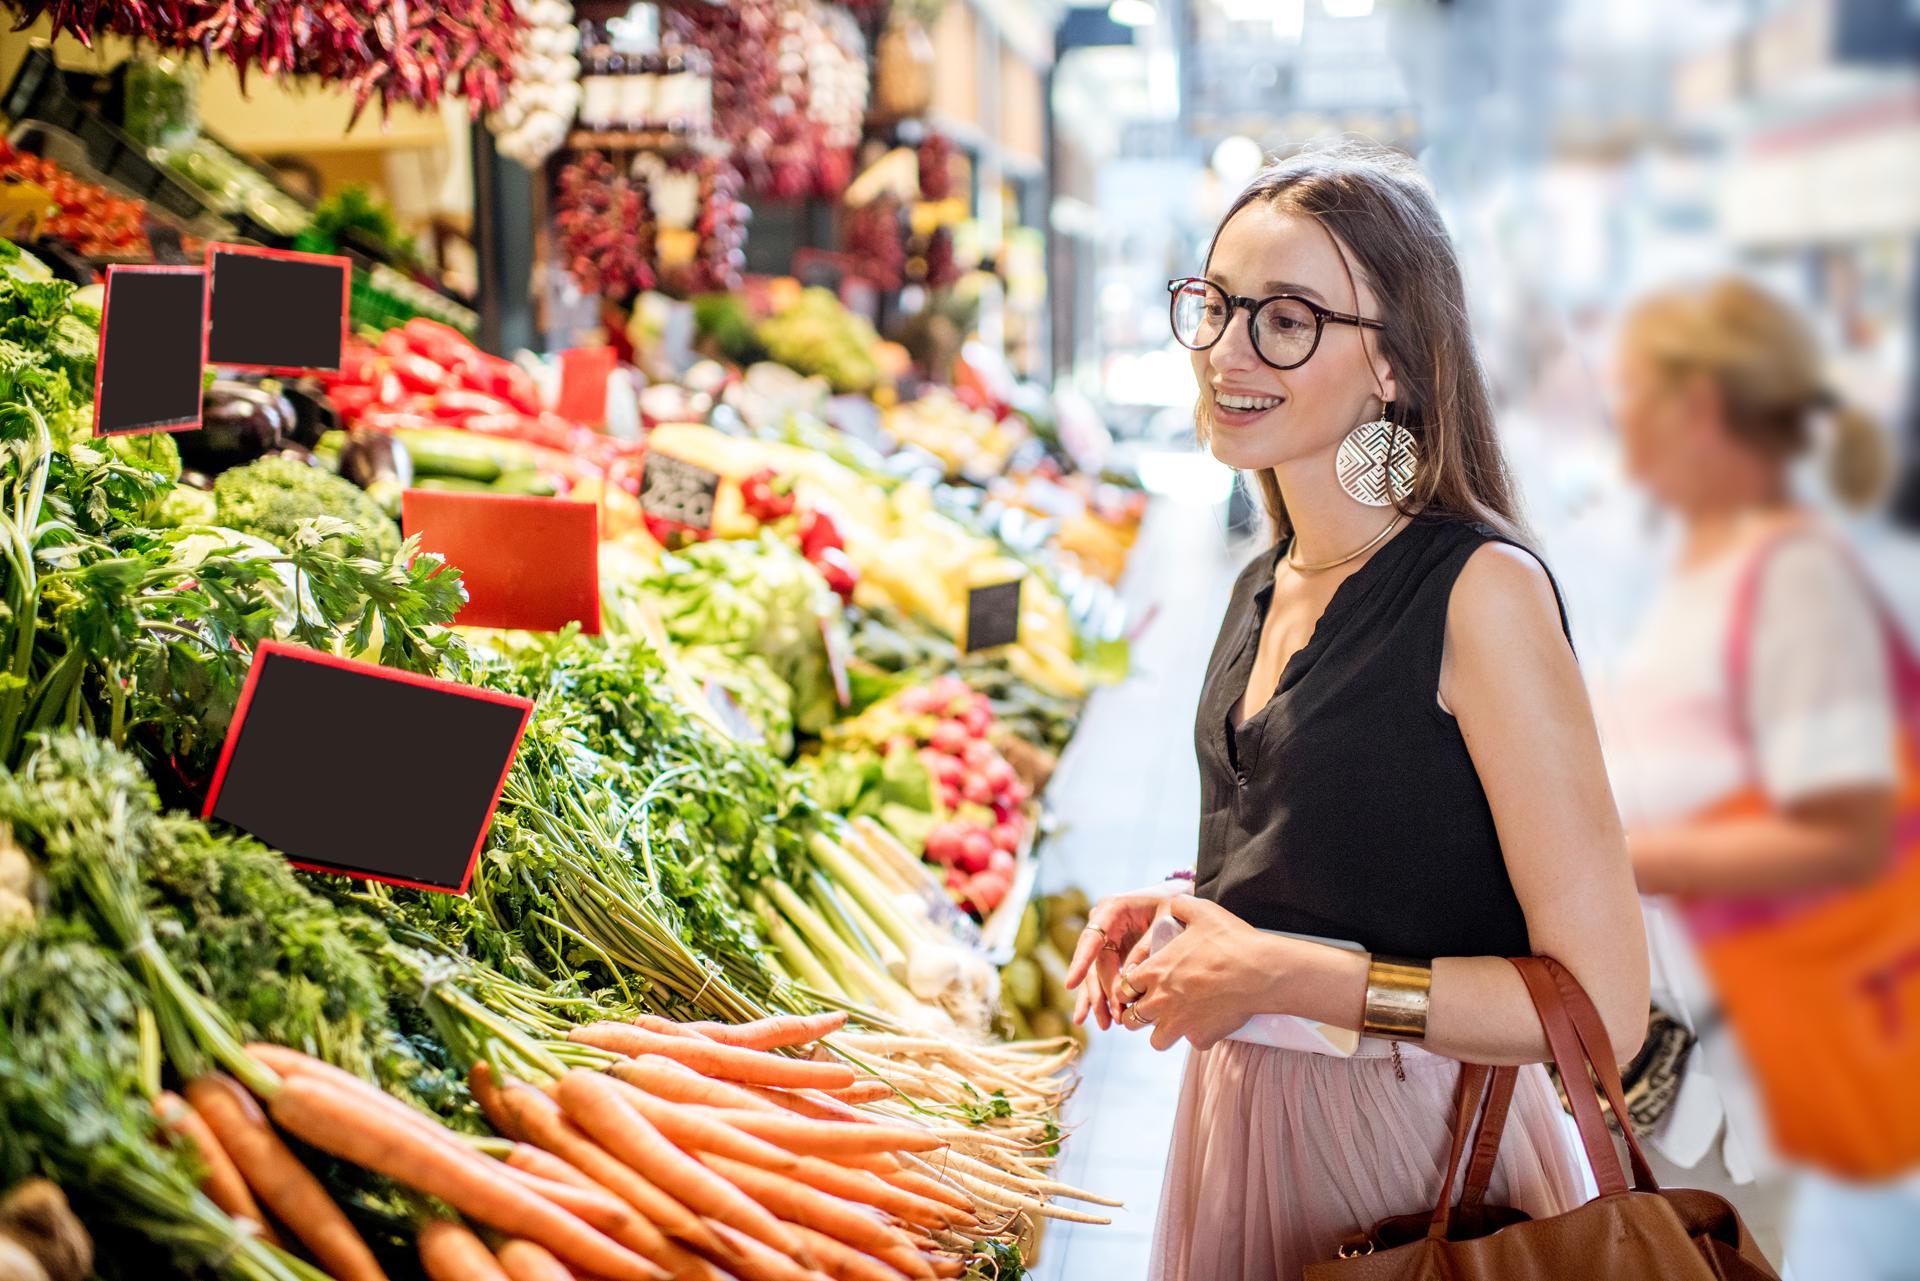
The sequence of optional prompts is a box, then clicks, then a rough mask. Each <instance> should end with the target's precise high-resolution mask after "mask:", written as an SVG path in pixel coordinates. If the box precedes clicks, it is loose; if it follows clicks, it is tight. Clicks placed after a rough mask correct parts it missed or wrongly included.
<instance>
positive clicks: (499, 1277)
mask: <svg viewBox="0 0 1920 1281" xmlns="http://www.w3.org/2000/svg"><path fill="white" fill-rule="evenodd" d="M416 1244H417V1245H418V1247H419V1250H420V1266H421V1268H422V1269H424V1270H425V1272H426V1274H427V1281H510V1278H509V1277H508V1276H507V1274H506V1273H505V1272H504V1271H502V1270H501V1267H500V1265H499V1263H498V1262H496V1261H495V1260H494V1257H493V1252H492V1251H490V1250H488V1249H487V1247H486V1244H485V1243H484V1242H482V1241H481V1240H480V1238H479V1237H477V1236H475V1235H473V1233H471V1232H469V1231H468V1230H467V1229H466V1227H465V1225H463V1224H460V1223H456V1222H455V1221H454V1220H452V1219H434V1220H432V1221H431V1222H429V1223H427V1224H426V1225H425V1226H424V1227H422V1228H421V1229H420V1238H419V1241H418V1242H417V1243H416Z"/></svg>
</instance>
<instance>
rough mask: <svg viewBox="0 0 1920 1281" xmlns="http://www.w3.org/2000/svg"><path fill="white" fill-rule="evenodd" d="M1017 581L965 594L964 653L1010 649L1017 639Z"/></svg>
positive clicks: (1018, 605) (1018, 613)
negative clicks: (999, 648) (1007, 646)
mask: <svg viewBox="0 0 1920 1281" xmlns="http://www.w3.org/2000/svg"><path fill="white" fill-rule="evenodd" d="M1020 581H1021V580H1020V579H1018V578H1016V579H1014V580H1012V581H1011V582H1006V583H995V584H993V585H992V586H991V587H975V588H973V589H972V590H971V591H969V592H968V593H967V634H966V640H965V642H964V643H963V644H962V645H961V649H962V650H963V651H964V652H966V653H968V654H972V653H975V652H977V651H979V650H983V649H993V648H995V647H997V646H1000V645H1011V644H1013V643H1014V642H1015V641H1017V640H1019V639H1020Z"/></svg>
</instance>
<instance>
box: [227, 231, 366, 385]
mask: <svg viewBox="0 0 1920 1281" xmlns="http://www.w3.org/2000/svg"><path fill="white" fill-rule="evenodd" d="M207 275H208V286H207V293H208V306H207V319H208V325H207V331H208V339H207V359H208V360H210V361H212V362H213V363H214V364H216V365H229V366H232V367H234V368H236V369H254V370H260V371H262V372H266V373H282V374H297V373H306V372H308V371H311V370H328V371H331V370H337V369H339V368H340V359H341V355H342V353H343V352H344V351H345V350H346V345H347V299H348V296H349V294H350V293H351V291H352V287H353V263H352V261H351V260H349V259H347V258H344V257H340V256H338V255H335V254H304V253H295V252H293V251H292V250H287V249H261V248H258V247H256V246H253V245H222V244H210V245H208V246H207Z"/></svg>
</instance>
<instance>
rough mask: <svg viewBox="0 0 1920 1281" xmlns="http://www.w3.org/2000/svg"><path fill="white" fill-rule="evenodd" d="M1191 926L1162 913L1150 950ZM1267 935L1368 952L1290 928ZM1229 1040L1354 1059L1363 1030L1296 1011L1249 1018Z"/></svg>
mask: <svg viewBox="0 0 1920 1281" xmlns="http://www.w3.org/2000/svg"><path fill="white" fill-rule="evenodd" d="M1186 928H1187V927H1186V926H1184V925H1182V924H1181V923H1180V922H1179V921H1176V920H1174V919H1173V918H1172V917H1171V916H1162V917H1161V918H1160V919H1159V920H1157V921H1155V922H1154V923H1153V928H1152V929H1151V930H1149V931H1148V932H1147V951H1148V953H1149V954H1150V955H1151V954H1152V953H1154V952H1158V951H1159V950H1160V949H1161V948H1163V947H1165V946H1166V945H1167V944H1169V943H1171V942H1173V940H1174V939H1175V938H1176V937H1178V936H1179V934H1180V931H1181V930H1184V929H1186ZM1261 932H1262V933H1264V934H1278V935H1280V936H1281V937H1282V938H1295V939H1305V940H1306V941H1307V942H1309V943H1325V944H1326V945H1327V946H1328V947H1339V948H1345V949H1347V950H1348V951H1352V952H1364V951H1366V949H1365V948H1363V947H1361V946H1360V945H1359V944H1358V943H1351V942H1348V941H1346V940H1344V939H1323V938H1317V937H1315V936H1314V935H1311V934H1292V933H1289V932H1287V931H1286V930H1263V931H1261ZM1227 1039H1228V1040H1229V1041H1251V1042H1252V1043H1253V1044H1255V1045H1269V1046H1272V1047H1273V1048H1275V1049H1278V1050H1301V1051H1304V1052H1306V1053H1308V1054H1327V1055H1331V1056H1332V1057H1334V1058H1337V1059H1346V1058H1352V1057H1353V1053H1354V1051H1355V1050H1358V1049H1359V1048H1360V1033H1359V1032H1357V1031H1355V1030H1353V1029H1352V1028H1344V1027H1334V1026H1333V1025H1332V1024H1330V1023H1316V1022H1314V1021H1313V1020H1312V1019H1303V1018H1300V1017H1299V1016H1297V1015H1293V1014H1256V1015H1254V1016H1253V1017H1252V1018H1250V1019H1248V1020H1247V1022H1246V1025H1245V1026H1244V1027H1242V1028H1241V1029H1240V1030H1239V1031H1238V1032H1235V1033H1234V1034H1233V1035H1231V1036H1229V1037H1228V1038H1227Z"/></svg>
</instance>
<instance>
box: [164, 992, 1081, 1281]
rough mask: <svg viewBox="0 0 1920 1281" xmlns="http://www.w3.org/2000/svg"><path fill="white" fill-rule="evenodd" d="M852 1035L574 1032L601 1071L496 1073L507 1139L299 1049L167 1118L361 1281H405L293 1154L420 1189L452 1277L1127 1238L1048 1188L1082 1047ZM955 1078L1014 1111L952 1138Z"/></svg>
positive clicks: (625, 1270) (210, 1176)
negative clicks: (1113, 1235) (1089, 1228)
mask: <svg viewBox="0 0 1920 1281" xmlns="http://www.w3.org/2000/svg"><path fill="white" fill-rule="evenodd" d="M845 1021H846V1016H845V1015H844V1014H826V1015H815V1016H787V1017H780V1018H770V1019H765V1020H761V1021H759V1022H755V1023H747V1024H742V1025H738V1026H728V1025H724V1024H714V1023H676V1022H673V1021H670V1020H666V1019H658V1018H651V1017H642V1018H640V1019H638V1020H636V1021H635V1022H633V1023H610V1022H609V1023H592V1024H587V1025H583V1026H580V1027H577V1028H574V1029H573V1030H572V1032H571V1033H570V1034H569V1037H568V1039H569V1040H570V1041H572V1042H573V1043H574V1045H575V1046H576V1047H577V1048H578V1050H579V1051H580V1052H581V1053H583V1054H584V1053H587V1052H588V1051H593V1052H596V1053H595V1054H594V1057H593V1059H592V1060H591V1061H592V1062H594V1063H596V1064H597V1066H576V1067H563V1068H562V1069H561V1070H560V1072H559V1074H558V1075H556V1076H552V1077H550V1078H548V1079H545V1080H540V1081H531V1080H520V1079H517V1078H514V1077H512V1076H509V1075H507V1074H506V1073H504V1072H501V1071H498V1070H496V1069H495V1068H494V1067H492V1066H490V1065H489V1064H488V1063H486V1062H484V1061H482V1062H477V1063H475V1064H474V1066H473V1069H472V1072H471V1074H470V1077H469V1085H470V1088H471V1090H472V1093H473V1096H474V1098H475V1100H476V1101H477V1102H478V1103H479V1105H480V1108H481V1110H482V1112H483V1113H484V1114H485V1116H486V1118H487V1120H488V1123H489V1124H490V1125H491V1126H492V1128H493V1129H494V1130H495V1131H496V1132H497V1135H498V1136H499V1137H496V1138H476V1137H474V1136H470V1135H465V1134H461V1133H458V1132H456V1131H454V1130H450V1129H448V1128H446V1127H445V1126H444V1125H442V1124H441V1123H440V1122H439V1121H438V1120H437V1119H435V1118H434V1117H432V1116H429V1115H427V1114H426V1113H424V1112H421V1111H419V1110H417V1109H415V1108H413V1107H411V1106H410V1105H408V1104H406V1103H404V1102H402V1101H401V1100H399V1099H397V1098H395V1097H393V1096H392V1095H389V1094H387V1093H385V1092H384V1091H383V1090H381V1089H380V1088H379V1087H378V1086H376V1085H373V1084H371V1083H369V1082H366V1081H363V1080H361V1079H360V1078H359V1077H356V1076H354V1075H352V1074H350V1073H348V1072H345V1071H342V1070H341V1069H339V1068H336V1067H333V1066H331V1065H329V1064H327V1063H324V1062H321V1061H320V1060H318V1059H314V1058H310V1057H308V1056H307V1055H305V1054H302V1053H300V1052H298V1051H295V1050H291V1049H287V1048H285V1047H282V1046H274V1045H250V1046H248V1047H247V1052H248V1053H249V1054H250V1055H251V1056H252V1057H253V1058H254V1059H255V1060H257V1061H258V1062H259V1063H260V1064H261V1065H263V1066H264V1067H265V1068H266V1069H268V1071H267V1072H265V1073H263V1074H262V1076H261V1079H262V1080H263V1081H265V1080H270V1079H272V1078H275V1077H277V1084H276V1085H274V1086H273V1087H272V1089H271V1090H270V1092H265V1093H264V1097H263V1096H262V1095H257V1094H255V1093H252V1092H250V1091H249V1090H248V1089H247V1088H246V1087H244V1086H242V1085H241V1084H240V1083H239V1082H238V1081H236V1080H233V1079H232V1078H229V1077H226V1076H223V1075H220V1074H217V1073H216V1074H209V1075H205V1076H202V1077H199V1078H196V1079H195V1080H193V1081H190V1082H188V1083H187V1084H186V1085H185V1086H184V1087H183V1089H182V1092H181V1095H175V1094H172V1093H163V1094H161V1095H160V1096H159V1097H158V1099H157V1102H156V1108H157V1111H158V1113H159V1116H160V1119H161V1121H162V1123H163V1125H164V1127H165V1128H166V1129H167V1130H168V1131H169V1132H170V1133H171V1134H172V1135H174V1136H176V1137H175V1141H176V1142H184V1143H188V1144H191V1146H192V1148H193V1149H194V1150H195V1152H196V1154H197V1155H198V1157H199V1160H200V1164H201V1166H202V1168H203V1169H204V1170H205V1172H206V1173H205V1176H204V1180H203V1190H204V1191H205V1192H206V1193H207V1195H208V1196H209V1197H210V1198H211V1199H212V1200H214V1201H215V1203H216V1204H218V1205H219V1206H220V1207H221V1208H222V1209H223V1210H225V1211H226V1213H227V1214H229V1215H230V1216H232V1217H233V1218H234V1219H236V1220H242V1221H245V1222H246V1223H247V1224H250V1225H251V1228H252V1230H253V1231H256V1232H257V1233H259V1234H260V1235H261V1236H262V1237H263V1238H264V1239H266V1240H269V1241H272V1242H275V1243H276V1244H277V1243H279V1242H280V1241H281V1240H282V1238H283V1237H290V1238H292V1239H293V1240H296V1241H297V1242H298V1243H299V1245H301V1246H303V1247H305V1250H306V1252H307V1253H308V1254H309V1255H310V1256H311V1257H312V1259H313V1261H314V1262H315V1263H316V1264H317V1265H318V1267H319V1268H320V1269H321V1270H322V1271H324V1272H325V1273H327V1274H328V1275H330V1276H332V1277H333V1278H335V1279H336V1281H385V1276H386V1274H385V1273H384V1271H383V1270H382V1268H381V1266H380V1264H379V1262H378V1261H377V1260H376V1258H375V1256H374V1253H373V1251H372V1250H371V1249H369V1247H368V1246H367V1244H366V1242H365V1241H364V1240H363V1239H362V1238H361V1236H360V1235H359V1233H358V1232H357V1231H356V1229H355V1228H354V1226H353V1224H352V1223H351V1222H350V1221H349V1220H348V1218H347V1216H346V1215H345V1214H344V1213H343V1212H342V1210H341V1209H340V1208H339V1206H338V1205H336V1204H335V1203H334V1201H333V1200H332V1198H331V1197H330V1196H329V1195H328V1193H327V1191H326V1189H325V1188H324V1187H323V1186H322V1184H321V1183H320V1181H319V1179H318V1178H316V1177H315V1175H314V1174H313V1173H312V1172H311V1171H309V1170H308V1169H307V1167H306V1166H305V1165H304V1164H303V1163H302V1162H301V1161H300V1159H299V1158H298V1157H297V1156H296V1155H295V1154H294V1151H293V1149H291V1148H290V1147H289V1146H288V1145H287V1142H286V1139H287V1138H291V1139H293V1140H296V1141H298V1142H299V1143H301V1144H304V1145H306V1146H307V1147H310V1148H312V1149H314V1150H316V1151H318V1152H321V1153H324V1154H326V1155H328V1156H330V1157H333V1158H335V1159H337V1160H340V1161H344V1162H349V1163H351V1164H353V1165H356V1166H358V1167H360V1168H362V1169H364V1170H367V1171H370V1172H373V1173H376V1174H380V1175H383V1176H385V1177H387V1178H388V1179H391V1180H392V1181H394V1182H395V1183H397V1184H399V1185H401V1186H402V1187H404V1188H407V1189H409V1190H411V1192H412V1193H413V1194H415V1196H416V1198H417V1204H418V1206H419V1208H420V1219H421V1226H420V1231H419V1236H418V1249H419V1255H420V1262H421V1265H422V1267H423V1269H424V1271H425V1272H426V1274H427V1276H428V1277H430V1278H431V1279H432V1281H567V1279H568V1278H580V1279H582V1281H667V1279H668V1278H689V1279H691V1281H727V1279H728V1278H733V1279H734V1281H906V1279H908V1278H912V1279H913V1281H934V1279H944V1278H955V1277H960V1276H962V1275H963V1274H964V1273H965V1271H966V1268H967V1261H968V1259H969V1258H970V1257H971V1256H972V1255H974V1254H975V1253H976V1252H978V1250H979V1249H980V1247H981V1245H982V1244H983V1243H985V1242H988V1241H991V1240H995V1239H999V1240H1008V1239H1015V1240H1024V1239H1026V1237H1027V1236H1028V1234H1030V1233H1031V1231H1032V1227H1033V1219H1034V1218H1035V1217H1057V1218H1070V1219H1075V1220H1080V1221H1091V1222H1105V1221H1106V1220H1104V1219H1100V1218H1098V1217H1097V1216H1094V1215H1090V1214H1083V1213H1081V1212H1079V1211H1075V1210H1069V1209H1064V1208H1062V1207H1060V1206H1058V1205H1056V1204H1054V1202H1053V1198H1056V1197H1065V1198H1069V1199H1077V1200H1083V1201H1088V1202H1094V1203H1098V1204H1103V1205H1112V1204H1117V1203H1115V1202H1111V1201H1105V1200H1103V1199H1101V1198H1099V1197H1096V1196H1094V1195H1093V1194H1090V1193H1084V1192H1080V1191H1078V1190H1077V1189H1074V1188H1069V1187H1066V1186H1064V1185H1062V1184H1058V1183H1054V1182H1051V1181H1049V1180H1048V1179H1047V1177H1046V1171H1047V1169H1048V1167H1049V1165H1050V1159H1049V1158H1048V1157H1046V1156H1045V1155H1043V1153H1042V1152H1041V1150H1040V1146H1039V1144H1038V1143H1037V1141H1036V1140H1037V1139H1038V1138H1039V1137H1041V1136H1040V1135H1039V1134H1038V1133H1037V1132H1035V1131H1032V1130H1030V1128H1029V1121H1030V1118H1029V1117H1028V1116H1027V1114H1028V1113H1030V1112H1031V1111H1032V1109H1033V1108H1034V1107H1035V1106H1036V1105H1039V1104H1044V1103H1045V1102H1046V1101H1048V1100H1051V1101H1052V1102H1055V1103H1057V1101H1058V1097H1059V1094H1060V1093H1061V1092H1062V1091H1063V1090H1064V1086H1062V1085H1060V1084H1059V1081H1058V1077H1057V1073H1058V1069H1059V1067H1060V1066H1062V1065H1064V1063H1065V1062H1066V1059H1065V1058H1061V1057H1059V1055H1060V1053H1061V1052H1066V1053H1068V1054H1069V1055H1070V1047H1060V1046H1051V1045H1039V1044H1035V1045H1030V1046H1018V1047H1008V1046H1001V1047H995V1048H994V1049H991V1050H985V1049H970V1048H965V1047H960V1046H957V1045H950V1044H949V1043H947V1042H944V1041H940V1040H937V1039H934V1038H910V1037H894V1036H885V1035H878V1034H874V1035H855V1034H852V1033H845V1034H842V1033H843V1025H844V1023H845ZM963 1072H964V1073H966V1074H967V1076H966V1077H962V1076H960V1073H963ZM949 1073H951V1074H952V1075H953V1080H955V1081H958V1082H959V1083H960V1084H962V1085H965V1084H966V1080H967V1078H971V1079H972V1080H974V1081H977V1082H980V1083H983V1084H986V1085H989V1086H991V1087H992V1089H993V1095H994V1098H995V1099H996V1100H997V1101H1000V1100H1004V1101H1005V1106H1004V1107H996V1108H995V1109H993V1112H992V1115H993V1119H992V1120H990V1121H989V1122H987V1123H986V1124H984V1125H979V1126H970V1125H967V1124H964V1123H958V1122H952V1123H950V1121H951V1117H950V1116H949V1114H948V1111H947V1109H950V1108H951V1107H953V1106H956V1104H955V1103H954V1100H952V1099H949V1098H946V1097H945V1096H947V1095H950V1094H954V1091H953V1089H952V1088H951V1087H952V1081H949V1080H948V1079H947V1074H949ZM968 1088H969V1089H971V1088H973V1087H971V1086H969V1087H968ZM182 1095H184V1097H182ZM918 1097H925V1098H926V1100H927V1103H926V1104H925V1105H922V1104H919V1103H917V1102H916V1101H915V1100H916V1098H918ZM974 1097H975V1099H977V1098H978V1097H979V1096H978V1091H977V1090H974ZM961 1102H965V1100H964V1098H962V1099H961ZM955 1115H957V1114H955ZM283 1135H284V1136H285V1137H284V1138H283Z"/></svg>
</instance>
